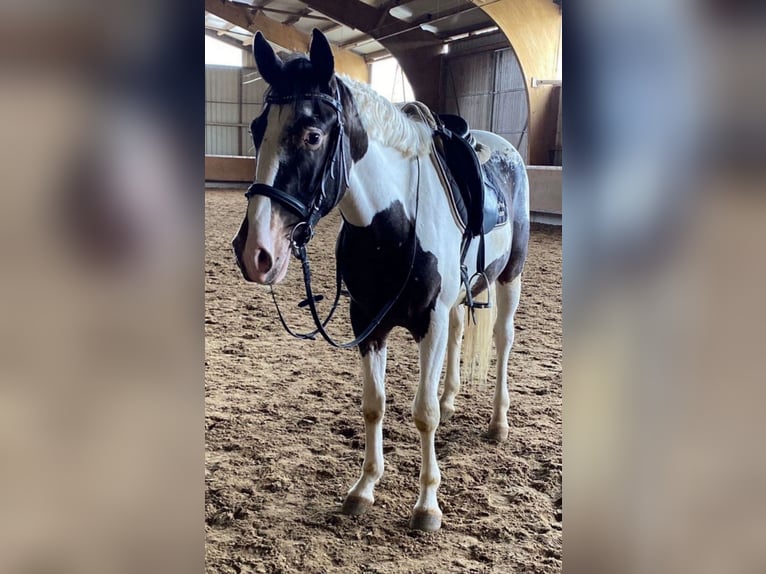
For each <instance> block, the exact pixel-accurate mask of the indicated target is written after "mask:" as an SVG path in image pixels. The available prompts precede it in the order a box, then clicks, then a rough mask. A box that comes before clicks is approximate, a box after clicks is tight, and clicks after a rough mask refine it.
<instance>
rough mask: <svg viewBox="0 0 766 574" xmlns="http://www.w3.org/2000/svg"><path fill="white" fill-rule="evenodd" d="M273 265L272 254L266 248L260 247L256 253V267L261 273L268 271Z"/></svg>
mask: <svg viewBox="0 0 766 574" xmlns="http://www.w3.org/2000/svg"><path fill="white" fill-rule="evenodd" d="M272 265H273V262H272V259H271V255H270V254H269V252H268V251H266V250H265V249H259V250H258V253H256V254H255V267H256V269H258V271H259V272H260V273H268V272H269V271H270V270H271V267H272Z"/></svg>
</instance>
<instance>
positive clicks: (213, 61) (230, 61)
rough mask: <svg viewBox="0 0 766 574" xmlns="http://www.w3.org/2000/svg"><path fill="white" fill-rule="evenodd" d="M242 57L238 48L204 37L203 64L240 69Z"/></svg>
mask: <svg viewBox="0 0 766 574" xmlns="http://www.w3.org/2000/svg"><path fill="white" fill-rule="evenodd" d="M243 55H244V52H243V51H242V50H240V49H239V48H237V47H235V46H230V45H229V44H226V43H224V42H221V41H220V40H216V39H215V38H211V37H210V36H205V64H210V65H213V66H234V67H237V68H241V67H242V56H243Z"/></svg>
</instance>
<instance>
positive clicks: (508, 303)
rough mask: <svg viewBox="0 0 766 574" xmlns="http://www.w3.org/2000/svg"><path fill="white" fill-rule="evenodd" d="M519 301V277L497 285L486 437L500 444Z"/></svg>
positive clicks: (505, 435)
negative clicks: (494, 368)
mask: <svg viewBox="0 0 766 574" xmlns="http://www.w3.org/2000/svg"><path fill="white" fill-rule="evenodd" d="M520 297H521V277H517V278H516V279H514V280H513V281H511V282H510V283H508V284H507V285H502V284H500V283H498V284H497V321H496V322H495V348H496V349H497V381H496V383H495V398H494V401H493V405H492V418H491V419H490V421H489V437H490V438H492V439H495V440H499V441H503V440H505V439H506V438H508V407H509V406H510V399H509V397H508V357H509V356H510V354H511V347H512V346H513V338H514V321H513V319H514V316H515V315H516V309H517V308H518V306H519V298H520Z"/></svg>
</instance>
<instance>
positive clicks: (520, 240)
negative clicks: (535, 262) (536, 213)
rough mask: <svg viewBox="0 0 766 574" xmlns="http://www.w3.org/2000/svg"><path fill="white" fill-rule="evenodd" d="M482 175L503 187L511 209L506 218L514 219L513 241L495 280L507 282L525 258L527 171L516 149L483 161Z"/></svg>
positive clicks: (498, 152) (527, 229)
mask: <svg viewBox="0 0 766 574" xmlns="http://www.w3.org/2000/svg"><path fill="white" fill-rule="evenodd" d="M484 173H485V176H486V177H487V178H489V179H491V180H492V183H493V184H495V185H496V186H497V187H498V189H503V190H505V193H506V199H507V204H508V207H509V210H510V213H509V218H510V219H511V220H512V221H513V240H512V241H511V252H510V257H509V258H508V263H507V265H506V266H505V268H504V269H502V272H501V273H500V274H499V275H498V277H497V279H498V281H500V283H510V282H511V281H513V280H514V279H515V278H516V277H518V276H519V275H521V271H522V270H523V269H524V262H525V261H526V259H527V250H528V245H529V213H528V212H527V211H526V210H525V209H524V204H525V203H527V200H528V189H529V188H528V186H527V185H526V182H527V181H528V180H527V173H526V169H525V167H524V162H523V160H522V159H521V156H520V155H519V153H518V152H514V153H512V154H509V153H505V152H500V151H494V152H492V155H491V156H490V158H489V160H488V161H487V163H486V164H484Z"/></svg>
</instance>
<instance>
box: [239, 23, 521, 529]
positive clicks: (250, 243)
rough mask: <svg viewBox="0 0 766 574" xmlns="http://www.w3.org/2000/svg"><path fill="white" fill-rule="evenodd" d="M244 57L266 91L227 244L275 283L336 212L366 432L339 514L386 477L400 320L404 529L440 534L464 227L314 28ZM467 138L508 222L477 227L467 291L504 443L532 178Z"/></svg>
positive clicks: (419, 129) (418, 154)
mask: <svg viewBox="0 0 766 574" xmlns="http://www.w3.org/2000/svg"><path fill="white" fill-rule="evenodd" d="M253 51H254V54H255V59H256V63H257V65H258V70H259V72H260V74H261V76H262V78H263V80H265V81H266V82H267V83H268V85H269V91H268V92H267V98H266V100H267V104H266V106H265V109H264V112H263V113H262V114H261V116H260V117H259V118H256V120H255V121H254V122H253V125H252V131H253V139H254V143H255V147H256V156H257V159H256V173H255V183H254V184H253V186H251V189H250V191H249V192H248V194H247V196H248V204H247V213H246V215H245V218H244V221H243V222H242V225H241V227H240V229H239V232H238V233H237V235H236V237H235V238H234V240H233V246H234V252H235V255H236V259H237V264H238V265H239V268H240V270H241V271H242V274H243V276H244V278H245V280H247V281H250V282H255V283H260V284H264V285H274V284H277V283H279V282H280V281H282V280H283V279H284V277H285V274H286V273H287V268H288V262H289V259H290V255H291V253H293V254H296V256H298V253H300V251H301V250H303V249H305V244H306V243H307V242H308V241H309V240H310V239H311V235H312V234H313V225H314V224H315V223H316V222H317V221H318V219H319V218H320V217H323V216H325V215H327V214H328V213H329V212H330V211H331V210H333V209H334V208H336V207H337V209H339V210H340V214H341V216H342V219H343V224H342V227H341V230H340V233H339V235H338V238H337V246H336V262H337V269H338V272H339V278H340V279H342V282H343V283H344V284H345V286H346V288H347V290H348V293H349V294H350V314H351V317H350V318H351V325H352V328H353V330H354V333H355V334H356V335H357V337H359V335H363V337H364V338H363V340H362V341H361V342H359V343H358V347H359V352H360V354H361V358H362V373H363V380H364V383H363V384H364V387H363V395H362V412H363V414H364V424H365V438H366V440H365V451H364V463H363V466H362V473H361V476H360V477H359V479H358V480H357V481H356V482H355V483H354V485H353V486H352V487H351V489H350V490H349V491H348V494H347V496H346V498H345V502H344V505H343V512H345V513H347V514H351V515H356V514H361V513H363V512H365V511H367V510H368V509H369V508H370V507H371V506H372V504H373V501H374V496H373V491H374V488H375V485H376V484H377V483H378V481H379V480H380V478H381V476H382V475H383V415H384V412H385V407H386V393H385V385H384V379H385V373H386V338H387V336H388V334H389V333H390V331H391V330H392V329H393V328H394V327H396V326H399V327H404V328H405V329H407V330H408V331H409V332H410V333H411V334H412V336H413V338H414V339H415V341H416V342H417V343H418V345H419V354H420V379H419V383H418V387H417V391H416V393H415V398H414V402H413V404H412V417H413V419H414V423H415V426H416V428H417V430H418V432H419V433H420V441H421V452H422V460H421V471H420V491H419V496H418V499H417V502H416V503H415V507H414V510H413V513H412V518H411V522H410V526H411V527H412V528H413V529H419V530H426V531H434V530H438V529H439V528H440V527H441V521H442V512H441V509H440V507H439V503H438V501H437V489H438V487H439V483H440V481H441V475H440V472H439V465H438V463H437V460H436V451H435V449H434V434H435V432H436V428H437V426H438V425H439V422H440V421H445V420H447V419H448V418H449V417H450V416H451V415H452V414H453V413H454V412H455V406H454V401H455V395H456V394H457V392H458V390H459V387H460V347H461V340H462V335H463V326H464V325H463V323H464V313H463V307H462V302H463V301H464V300H465V295H466V293H465V288H464V287H463V283H461V269H460V266H461V257H460V255H461V254H460V251H461V239H462V234H463V232H462V230H461V229H460V228H459V226H458V224H457V223H456V222H455V219H454V218H453V214H452V212H451V211H450V209H451V208H450V206H449V203H448V199H447V194H446V192H445V189H444V186H443V183H442V179H440V177H439V174H438V173H437V171H438V170H437V167H436V164H435V163H434V162H433V161H432V158H431V153H432V130H431V128H429V127H428V126H426V125H425V124H424V123H422V122H418V121H414V120H412V119H410V118H409V117H408V116H406V115H405V114H403V113H402V112H401V110H400V109H399V108H398V107H397V106H395V105H393V104H391V103H389V102H388V101H387V100H385V99H384V98H383V97H381V96H379V95H377V94H376V93H375V92H374V91H372V89H371V88H370V87H369V86H367V85H364V84H361V83H358V82H356V81H353V80H351V79H349V78H347V77H342V78H341V77H339V76H337V75H336V74H335V71H334V60H333V56H332V52H331V49H330V45H329V43H328V41H327V39H326V38H325V37H324V35H323V34H322V33H321V32H319V31H318V30H314V32H313V37H312V42H311V47H310V50H309V57H306V56H304V55H291V56H289V57H287V58H285V59H281V58H279V57H277V56H276V54H275V53H274V51H273V50H272V48H271V47H270V45H269V44H268V42H267V41H266V39H265V38H264V37H263V35H262V34H261V33H260V32H259V33H258V34H256V36H255V40H254V45H253ZM473 135H474V137H475V139H476V140H478V142H479V143H480V144H482V145H483V146H485V149H488V150H489V151H490V152H491V155H490V156H489V159H488V161H487V162H486V164H485V178H489V179H491V180H492V181H493V183H494V184H495V185H496V186H497V187H498V188H500V189H502V192H503V193H504V194H505V197H506V203H507V210H508V214H509V217H508V220H507V222H506V223H505V224H503V225H500V226H498V227H495V228H494V229H493V230H492V231H491V232H489V233H487V235H486V238H485V244H486V247H485V249H486V251H485V253H486V261H487V262H488V264H487V266H486V280H484V279H482V280H480V281H479V283H481V284H480V285H474V286H472V289H471V290H472V291H473V290H474V287H475V288H476V291H477V292H478V291H480V290H482V289H486V288H487V285H486V284H487V283H489V285H494V289H495V291H496V294H495V299H496V306H497V315H496V317H497V318H496V320H495V323H494V340H495V346H496V349H497V354H498V357H497V379H496V387H495V393H494V402H493V408H492V417H491V419H490V422H489V431H488V436H489V437H490V438H491V439H494V440H496V441H503V440H505V439H506V438H507V436H508V419H507V411H508V406H509V398H508V376H507V364H508V356H509V353H510V350H511V345H512V344H513V337H514V314H515V312H516V308H517V306H518V304H519V296H520V294H521V272H522V268H523V266H524V261H525V258H526V254H527V242H528V238H529V184H528V180H527V175H526V170H525V166H524V163H523V161H522V159H521V156H520V155H519V153H518V152H517V151H516V150H515V149H514V148H513V146H511V145H510V144H509V143H508V142H506V141H505V140H504V139H502V138H501V137H499V136H497V135H495V134H492V133H489V132H482V131H474V132H473ZM477 243H478V241H477V240H473V243H472V244H471V245H470V248H469V251H468V255H467V257H466V258H465V262H466V264H467V265H468V267H469V269H468V273H469V275H470V274H472V272H473V269H471V267H472V265H475V264H474V263H473V262H475V261H476V250H477V249H478V245H477ZM304 254H305V251H304ZM304 271H305V269H304ZM490 288H492V287H490ZM381 310H383V311H384V313H383V314H382V316H380V315H381ZM365 331H369V332H368V333H365ZM445 355H446V357H447V370H446V376H445V382H444V391H443V393H442V395H441V398H440V397H439V396H438V388H439V379H440V376H441V370H442V366H443V363H444V359H445Z"/></svg>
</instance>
